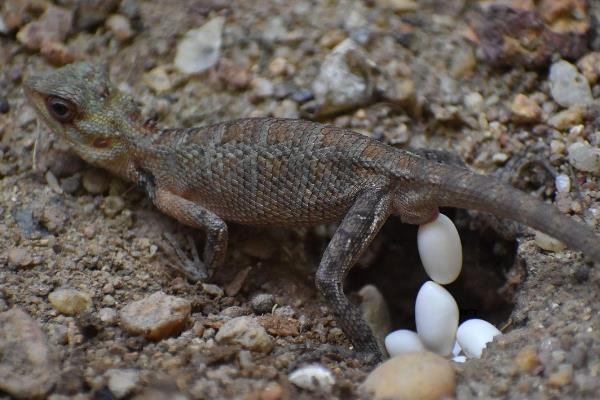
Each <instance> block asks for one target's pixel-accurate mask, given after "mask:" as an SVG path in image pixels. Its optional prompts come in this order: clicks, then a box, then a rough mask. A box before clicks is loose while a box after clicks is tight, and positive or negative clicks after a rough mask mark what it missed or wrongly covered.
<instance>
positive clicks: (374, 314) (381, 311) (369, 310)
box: [358, 285, 392, 349]
mask: <svg viewBox="0 0 600 400" xmlns="http://www.w3.org/2000/svg"><path fill="white" fill-rule="evenodd" d="M358 295H359V296H360V299H361V301H360V311H361V313H362V316H363V318H364V319H365V321H366V322H367V324H368V325H369V327H370V328H371V330H372V331H373V335H375V339H377V342H378V343H379V347H380V348H382V349H384V348H385V345H384V340H385V336H386V335H387V334H388V332H390V331H391V326H392V323H391V318H390V310H389V307H388V305H387V303H386V301H385V298H384V297H383V295H382V294H381V292H380V291H379V289H377V287H376V286H374V285H365V286H363V287H362V288H361V289H360V290H359V291H358Z"/></svg>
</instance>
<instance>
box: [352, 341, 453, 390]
mask: <svg viewBox="0 0 600 400" xmlns="http://www.w3.org/2000/svg"><path fill="white" fill-rule="evenodd" d="M455 388H456V377H455V372H454V369H453V368H452V364H451V363H450V361H448V360H446V359H444V358H443V357H440V356H438V355H437V354H433V353H430V352H423V353H408V354H402V355H399V356H396V357H393V358H391V359H389V360H387V361H386V362H384V363H383V364H381V365H380V366H379V367H377V368H376V369H375V370H373V371H372V372H371V373H370V374H369V376H367V379H366V380H365V382H364V383H363V384H362V385H361V386H360V387H359V392H360V393H361V394H362V396H364V397H365V398H370V399H373V400H407V399H410V400H438V399H444V398H452V396H453V395H454V391H455Z"/></svg>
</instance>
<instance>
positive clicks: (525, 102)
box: [510, 93, 542, 124]
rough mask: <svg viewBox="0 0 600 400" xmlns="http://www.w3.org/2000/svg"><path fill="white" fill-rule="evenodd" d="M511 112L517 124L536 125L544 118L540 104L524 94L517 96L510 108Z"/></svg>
mask: <svg viewBox="0 0 600 400" xmlns="http://www.w3.org/2000/svg"><path fill="white" fill-rule="evenodd" d="M510 110H511V112H512V114H513V119H514V120H515V121H516V122H522V123H528V124H529V123H535V122H538V121H539V120H540V117H541V116H542V108H541V107H540V106H539V105H538V103H537V102H536V101H535V100H533V99H531V98H529V97H527V96H525V95H524V94H522V93H519V94H518V95H516V96H515V99H514V100H513V102H512V104H511V106H510Z"/></svg>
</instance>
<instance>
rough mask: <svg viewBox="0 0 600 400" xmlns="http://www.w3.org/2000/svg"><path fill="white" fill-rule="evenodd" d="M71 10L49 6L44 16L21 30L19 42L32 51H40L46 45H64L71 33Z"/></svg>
mask: <svg viewBox="0 0 600 400" xmlns="http://www.w3.org/2000/svg"><path fill="white" fill-rule="evenodd" d="M72 21H73V14H72V12H71V11H70V10H66V9H64V8H62V7H58V6H55V5H53V4H48V6H47V7H46V11H44V13H43V14H42V16H41V17H40V18H39V19H37V20H35V21H32V22H30V23H28V24H27V25H25V26H24V27H23V28H21V29H20V30H19V32H18V33H17V40H18V41H19V42H21V43H22V44H23V45H24V46H25V47H27V48H28V49H30V50H40V49H41V48H42V46H43V44H44V43H62V42H63V41H64V40H65V39H66V38H67V35H68V34H69V32H70V31H71V26H72Z"/></svg>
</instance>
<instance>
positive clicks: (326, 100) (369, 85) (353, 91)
mask: <svg viewBox="0 0 600 400" xmlns="http://www.w3.org/2000/svg"><path fill="white" fill-rule="evenodd" d="M350 60H351V61H350ZM350 62H352V64H354V65H350ZM374 66H375V63H374V62H373V61H371V60H369V59H368V58H367V55H366V54H365V52H364V51H363V50H362V49H361V48H360V47H359V45H358V44H356V43H355V42H354V41H352V40H351V39H346V40H344V41H343V42H341V43H340V44H338V45H337V46H336V47H335V48H334V49H333V50H332V51H331V53H329V54H328V55H327V56H326V57H325V59H324V60H323V63H322V64H321V68H320V70H319V74H318V75H317V77H316V79H315V80H314V82H313V85H312V89H313V93H314V95H315V100H316V104H317V111H316V114H318V115H327V114H333V113H336V112H340V111H344V110H348V109H352V108H355V107H358V106H362V105H365V104H367V103H368V102H369V101H370V100H371V99H372V97H373V94H374V87H375V85H374V84H373V82H371V79H372V77H371V74H369V73H368V71H369V70H373V68H374Z"/></svg>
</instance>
